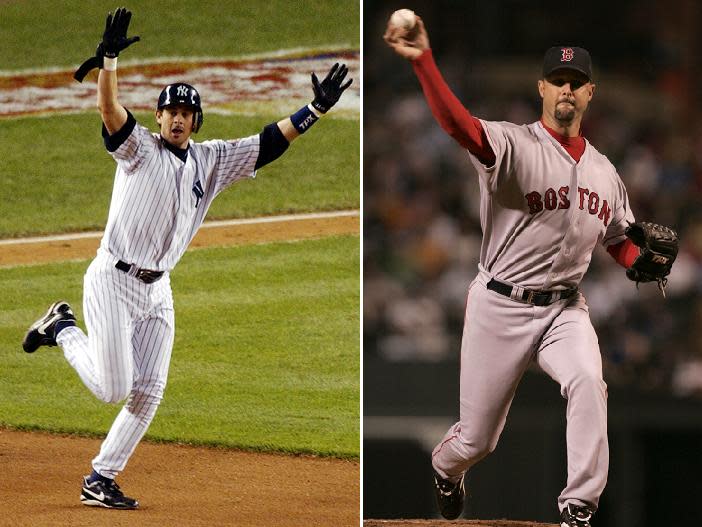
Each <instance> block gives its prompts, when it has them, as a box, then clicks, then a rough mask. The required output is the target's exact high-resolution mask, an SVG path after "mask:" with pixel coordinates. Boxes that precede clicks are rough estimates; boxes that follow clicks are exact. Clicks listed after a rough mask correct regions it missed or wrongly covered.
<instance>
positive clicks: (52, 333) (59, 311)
mask: <svg viewBox="0 0 702 527" xmlns="http://www.w3.org/2000/svg"><path fill="white" fill-rule="evenodd" d="M62 320H63V321H66V324H64V325H65V326H75V325H76V317H75V315H74V314H73V310H72V309H71V306H69V305H68V302H64V301H63V300H60V301H58V302H54V303H53V304H52V305H51V307H50V308H49V310H48V311H47V312H46V315H44V316H43V317H41V318H40V319H39V320H37V321H36V322H35V323H34V324H32V326H31V327H30V328H29V331H27V334H26V335H25V336H24V340H23V341H22V348H23V349H24V351H26V352H27V353H34V352H35V351H36V350H37V348H39V346H56V323H57V322H59V321H62Z"/></svg>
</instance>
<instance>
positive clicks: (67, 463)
mask: <svg viewBox="0 0 702 527" xmlns="http://www.w3.org/2000/svg"><path fill="white" fill-rule="evenodd" d="M359 223H360V220H359V218H358V216H352V217H338V218H323V219H311V220H296V221H290V222H277V223H266V224H256V225H237V226H230V227H221V228H220V227H217V228H211V229H206V230H202V231H200V233H199V235H198V238H196V239H195V240H194V241H193V247H212V246H228V245H239V244H250V243H265V242H272V241H279V240H298V239H310V238H319V237H323V236H330V235H343V234H358V232H359ZM98 242H99V240H97V239H88V240H75V241H70V242H67V241H62V242H49V243H42V244H38V243H32V244H23V245H16V246H15V245H13V246H11V247H12V248H11V247H9V246H5V247H3V248H2V251H0V266H8V265H17V264H29V263H39V262H50V261H63V260H67V259H82V258H90V257H91V256H92V255H94V254H95V250H96V249H97V246H98ZM47 396H50V394H49V393H47ZM100 443H101V440H99V439H89V438H82V437H73V436H59V435H51V434H45V433H38V432H22V431H14V430H6V429H0V504H2V507H1V509H2V514H0V525H12V526H19V525H31V526H34V527H42V526H63V525H70V526H90V527H94V526H95V525H110V526H130V527H131V526H136V527H138V526H142V525H143V526H148V527H154V526H161V525H163V526H166V525H168V526H171V525H173V526H176V525H178V526H186V525H187V526H199V525H208V526H211V525H236V526H239V527H247V526H256V527H261V526H273V525H275V526H280V527H287V526H302V525H305V526H307V525H310V526H311V525H314V526H330V527H332V526H333V527H337V526H338V527H342V526H357V525H359V523H360V505H359V504H360V466H359V463H358V462H357V461H346V460H339V459H329V458H316V457H311V456H288V455H282V454H280V455H279V454H260V453H252V452H240V451H235V450H225V449H218V448H202V447H192V446H181V445H174V444H156V443H150V442H148V441H143V442H142V443H141V444H140V445H139V447H138V448H137V450H136V452H135V454H134V456H133V457H132V458H131V459H130V461H129V466H128V468H127V470H126V471H125V472H124V474H122V475H120V477H119V484H120V486H121V487H122V489H123V490H124V492H125V494H126V495H128V496H131V497H135V498H137V499H138V500H139V501H140V505H141V506H140V509H139V510H137V511H114V510H105V509H96V508H93V507H85V506H83V505H81V504H80V502H79V499H78V497H79V495H80V484H81V478H82V476H83V475H84V474H85V473H87V472H88V471H89V470H90V460H91V459H92V458H93V457H94V456H95V454H96V453H97V452H98V450H99V448H100Z"/></svg>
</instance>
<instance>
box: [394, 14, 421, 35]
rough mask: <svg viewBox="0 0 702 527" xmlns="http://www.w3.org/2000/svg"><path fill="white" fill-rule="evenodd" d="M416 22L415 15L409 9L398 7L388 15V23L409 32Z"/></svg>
mask: <svg viewBox="0 0 702 527" xmlns="http://www.w3.org/2000/svg"><path fill="white" fill-rule="evenodd" d="M416 24H417V17H416V15H415V14H414V11H412V10H411V9H398V10H397V11H395V12H394V13H393V14H392V15H390V25H391V26H394V27H399V28H402V29H404V30H405V31H407V32H409V31H412V30H413V29H414V26H415V25H416Z"/></svg>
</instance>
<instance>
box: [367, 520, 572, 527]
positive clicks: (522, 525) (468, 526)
mask: <svg viewBox="0 0 702 527" xmlns="http://www.w3.org/2000/svg"><path fill="white" fill-rule="evenodd" d="M450 525H457V526H459V527H558V525H557V524H553V523H534V522H519V521H508V520H479V521H478V520H455V521H452V522H447V521H446V520H363V527H446V526H450Z"/></svg>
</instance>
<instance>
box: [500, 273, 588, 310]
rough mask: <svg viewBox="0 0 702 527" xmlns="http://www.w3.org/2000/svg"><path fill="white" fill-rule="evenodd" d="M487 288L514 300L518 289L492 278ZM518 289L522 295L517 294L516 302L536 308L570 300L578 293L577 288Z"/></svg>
mask: <svg viewBox="0 0 702 527" xmlns="http://www.w3.org/2000/svg"><path fill="white" fill-rule="evenodd" d="M487 288H488V289H490V290H491V291H495V292H496V293H499V294H501V295H504V296H507V297H509V298H514V297H512V291H513V290H514V289H515V288H517V286H512V285H509V284H506V283H504V282H500V281H499V280H495V279H494V278H492V279H490V281H489V282H488V284H487ZM517 289H521V293H518V294H517V296H516V300H522V301H524V302H527V303H529V304H534V305H535V306H547V305H549V304H553V303H554V302H556V301H557V300H561V299H562V298H570V297H571V296H573V295H574V294H575V293H577V292H578V288H577V287H574V288H572V289H563V290H561V291H534V290H533V289H524V288H523V287H519V288H517Z"/></svg>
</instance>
